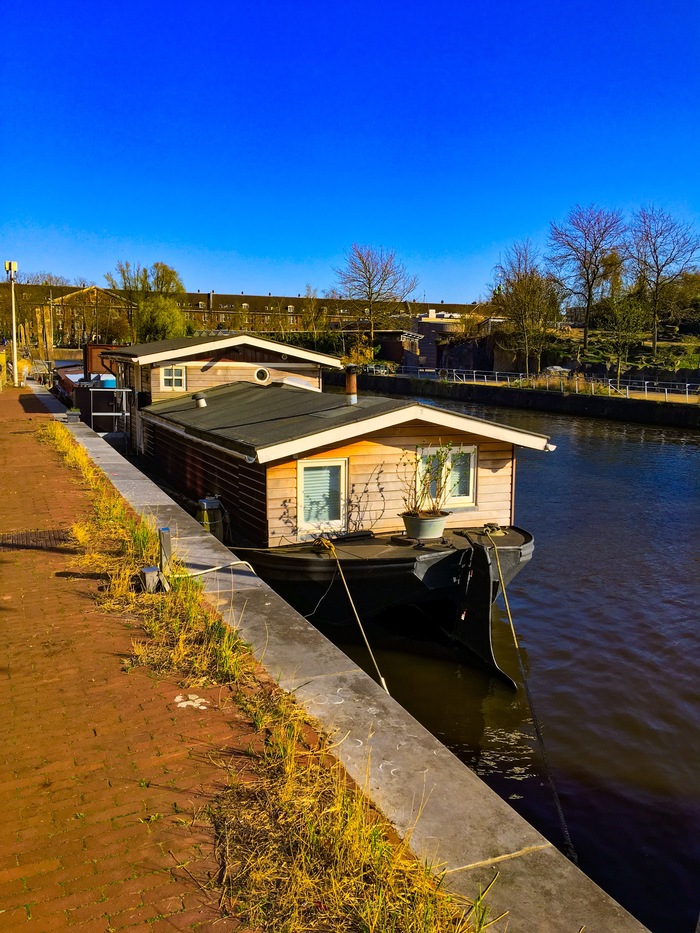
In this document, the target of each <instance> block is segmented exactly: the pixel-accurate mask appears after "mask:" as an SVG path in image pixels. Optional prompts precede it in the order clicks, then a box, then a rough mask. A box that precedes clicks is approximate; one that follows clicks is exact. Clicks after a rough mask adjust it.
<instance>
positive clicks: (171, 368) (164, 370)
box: [160, 364, 187, 392]
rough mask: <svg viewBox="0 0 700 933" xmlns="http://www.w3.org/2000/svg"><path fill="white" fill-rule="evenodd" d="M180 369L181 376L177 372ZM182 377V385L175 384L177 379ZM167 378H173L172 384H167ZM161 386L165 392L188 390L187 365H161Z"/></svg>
mask: <svg viewBox="0 0 700 933" xmlns="http://www.w3.org/2000/svg"><path fill="white" fill-rule="evenodd" d="M168 371H170V375H169V376H166V373H167V372H168ZM176 371H178V372H179V373H180V376H179V377H178V376H176V375H175V373H176ZM176 378H180V379H182V385H181V386H178V385H175V379H176ZM166 379H170V380H171V384H170V385H167V384H166V381H165V380H166ZM160 388H161V390H162V391H163V392H186V391H187V367H186V366H184V365H182V364H180V365H171V366H161V367H160Z"/></svg>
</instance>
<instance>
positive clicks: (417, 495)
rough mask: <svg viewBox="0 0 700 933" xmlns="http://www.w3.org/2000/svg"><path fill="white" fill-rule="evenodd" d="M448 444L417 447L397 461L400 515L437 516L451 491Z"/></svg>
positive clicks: (405, 452) (450, 449)
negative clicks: (400, 493) (400, 491)
mask: <svg viewBox="0 0 700 933" xmlns="http://www.w3.org/2000/svg"><path fill="white" fill-rule="evenodd" d="M452 448H453V445H452V444H451V443H446V444H442V443H441V444H438V446H430V445H428V444H419V445H418V446H417V447H415V448H414V449H413V450H405V451H404V452H403V455H402V457H401V460H400V462H399V471H398V476H399V482H400V483H401V488H402V495H401V498H402V501H403V504H404V511H403V514H404V515H426V516H429V515H441V514H442V513H443V512H444V510H445V504H446V503H447V500H448V498H449V496H450V493H451V492H452V487H453V485H454V479H453V477H452V474H451V469H450V465H451V460H452Z"/></svg>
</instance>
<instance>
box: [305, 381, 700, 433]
mask: <svg viewBox="0 0 700 933" xmlns="http://www.w3.org/2000/svg"><path fill="white" fill-rule="evenodd" d="M323 381H324V384H326V385H329V386H343V385H345V376H344V374H343V373H336V372H328V373H324V374H323ZM357 384H358V388H359V389H365V390H367V391H369V392H376V393H377V394H378V395H409V396H417V397H421V396H422V397H428V398H442V399H449V400H450V401H453V402H473V403H475V404H479V405H493V406H496V407H503V408H523V409H528V410H530V411H548V412H553V413H555V414H561V415H583V416H584V417H588V418H608V419H610V420H612V421H627V422H633V423H637V424H652V425H659V426H663V427H673V428H691V429H697V428H700V401H698V403H697V404H693V403H687V404H686V403H683V402H660V401H659V402H656V401H652V400H646V399H632V398H630V399H627V398H616V397H615V396H604V395H590V394H585V393H583V392H581V393H579V394H578V395H577V394H576V393H569V394H565V393H559V392H543V391H539V390H537V389H514V388H509V387H508V386H490V385H483V384H478V383H470V382H446V381H444V380H440V379H420V378H418V377H415V376H374V375H370V374H368V373H360V374H358V377H357Z"/></svg>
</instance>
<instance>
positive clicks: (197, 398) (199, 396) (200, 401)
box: [192, 392, 207, 408]
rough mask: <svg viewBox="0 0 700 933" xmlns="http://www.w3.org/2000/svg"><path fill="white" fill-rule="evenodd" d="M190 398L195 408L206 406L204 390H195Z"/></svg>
mask: <svg viewBox="0 0 700 933" xmlns="http://www.w3.org/2000/svg"><path fill="white" fill-rule="evenodd" d="M192 399H193V400H194V402H195V404H196V405H197V408H206V407H207V399H206V396H205V394H204V392H195V393H194V395H193V396H192Z"/></svg>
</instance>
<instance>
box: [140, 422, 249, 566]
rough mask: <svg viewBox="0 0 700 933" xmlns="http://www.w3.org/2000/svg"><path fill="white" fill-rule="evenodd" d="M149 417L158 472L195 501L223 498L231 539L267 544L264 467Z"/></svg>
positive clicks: (148, 435)
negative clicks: (166, 426)
mask: <svg viewBox="0 0 700 933" xmlns="http://www.w3.org/2000/svg"><path fill="white" fill-rule="evenodd" d="M144 421H145V424H144V429H145V440H146V451H145V453H146V456H147V457H148V458H149V459H150V460H151V461H152V463H153V466H154V469H155V470H156V471H157V473H158V474H159V475H161V476H162V477H163V478H164V479H166V480H167V481H168V482H169V483H170V484H171V485H172V486H173V487H174V488H175V489H177V490H178V492H181V493H183V494H184V495H185V496H187V497H188V498H190V499H192V500H197V499H201V498H203V497H205V496H215V497H216V498H217V499H219V500H220V501H221V504H222V505H223V506H224V508H225V509H226V510H227V512H228V513H229V516H230V521H231V535H232V543H234V544H239V545H241V546H243V545H249V546H252V547H265V545H266V544H267V519H266V514H265V467H264V466H261V465H260V464H259V463H253V464H250V463H246V462H245V461H244V460H241V459H239V458H238V457H234V456H232V455H231V454H229V453H227V452H226V451H225V450H216V449H215V448H213V447H207V446H205V445H203V444H199V443H198V442H197V440H196V438H190V437H185V436H184V435H182V434H177V433H175V432H173V431H168V430H167V429H165V428H163V427H162V426H160V425H156V424H154V423H153V422H152V421H149V420H148V419H147V418H146V419H144Z"/></svg>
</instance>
